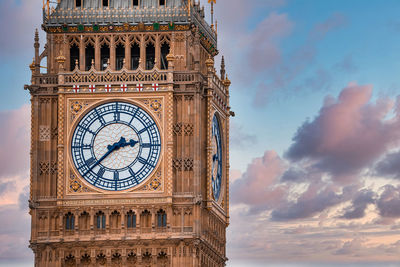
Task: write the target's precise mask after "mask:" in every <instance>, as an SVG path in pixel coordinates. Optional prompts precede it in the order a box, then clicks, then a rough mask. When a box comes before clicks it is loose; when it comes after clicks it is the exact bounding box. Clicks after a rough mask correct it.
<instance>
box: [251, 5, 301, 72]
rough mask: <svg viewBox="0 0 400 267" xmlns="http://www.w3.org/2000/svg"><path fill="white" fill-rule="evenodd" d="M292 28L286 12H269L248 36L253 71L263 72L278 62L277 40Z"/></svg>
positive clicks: (279, 59) (279, 58)
mask: <svg viewBox="0 0 400 267" xmlns="http://www.w3.org/2000/svg"><path fill="white" fill-rule="evenodd" d="M292 28H293V23H292V22H290V20H289V19H288V16H287V14H278V13H274V12H273V13H271V14H269V16H268V17H266V18H265V19H264V20H263V21H262V22H260V23H259V24H258V25H257V28H256V29H255V30H254V32H253V33H252V34H251V36H250V37H249V38H250V39H249V43H248V46H249V47H251V48H252V49H249V50H248V52H249V54H248V56H249V64H250V67H251V69H252V70H253V71H256V72H260V71H261V72H264V71H265V70H268V69H271V68H272V67H274V66H275V65H276V64H278V63H280V61H281V56H280V49H279V46H278V44H279V42H280V41H281V40H282V39H283V38H284V37H286V36H288V35H289V34H290V33H291V31H292Z"/></svg>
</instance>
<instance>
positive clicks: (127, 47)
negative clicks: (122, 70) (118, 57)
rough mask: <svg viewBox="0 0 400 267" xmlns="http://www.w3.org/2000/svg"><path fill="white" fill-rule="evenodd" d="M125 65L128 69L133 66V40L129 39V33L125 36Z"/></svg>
mask: <svg viewBox="0 0 400 267" xmlns="http://www.w3.org/2000/svg"><path fill="white" fill-rule="evenodd" d="M125 66H126V68H127V69H128V70H130V69H131V68H132V66H131V42H130V41H129V35H126V36H125Z"/></svg>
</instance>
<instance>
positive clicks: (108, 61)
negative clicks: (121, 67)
mask: <svg viewBox="0 0 400 267" xmlns="http://www.w3.org/2000/svg"><path fill="white" fill-rule="evenodd" d="M107 67H110V59H107Z"/></svg>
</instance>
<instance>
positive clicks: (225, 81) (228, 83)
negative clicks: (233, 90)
mask: <svg viewBox="0 0 400 267" xmlns="http://www.w3.org/2000/svg"><path fill="white" fill-rule="evenodd" d="M223 83H224V85H225V86H226V87H227V89H228V88H229V86H231V81H230V80H229V79H228V75H226V78H225V80H224V82H223Z"/></svg>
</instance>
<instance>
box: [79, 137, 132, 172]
mask: <svg viewBox="0 0 400 267" xmlns="http://www.w3.org/2000/svg"><path fill="white" fill-rule="evenodd" d="M137 143H139V142H138V141H135V140H132V139H131V140H130V141H129V143H127V142H126V139H125V138H124V137H121V140H119V142H116V143H114V144H113V145H109V146H108V147H107V149H108V151H107V152H106V153H105V154H104V155H103V156H102V157H101V158H100V159H99V160H98V161H96V162H95V163H94V164H93V166H92V167H90V168H89V170H87V171H86V172H85V174H84V175H83V176H86V174H88V173H89V172H90V171H91V170H93V168H94V167H96V166H97V165H98V164H100V163H101V162H102V161H103V160H104V159H105V158H107V157H108V156H109V155H110V154H111V153H112V152H114V151H115V150H119V149H120V148H121V147H126V146H128V145H130V146H131V147H134V146H135V145H136V144H137Z"/></svg>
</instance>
